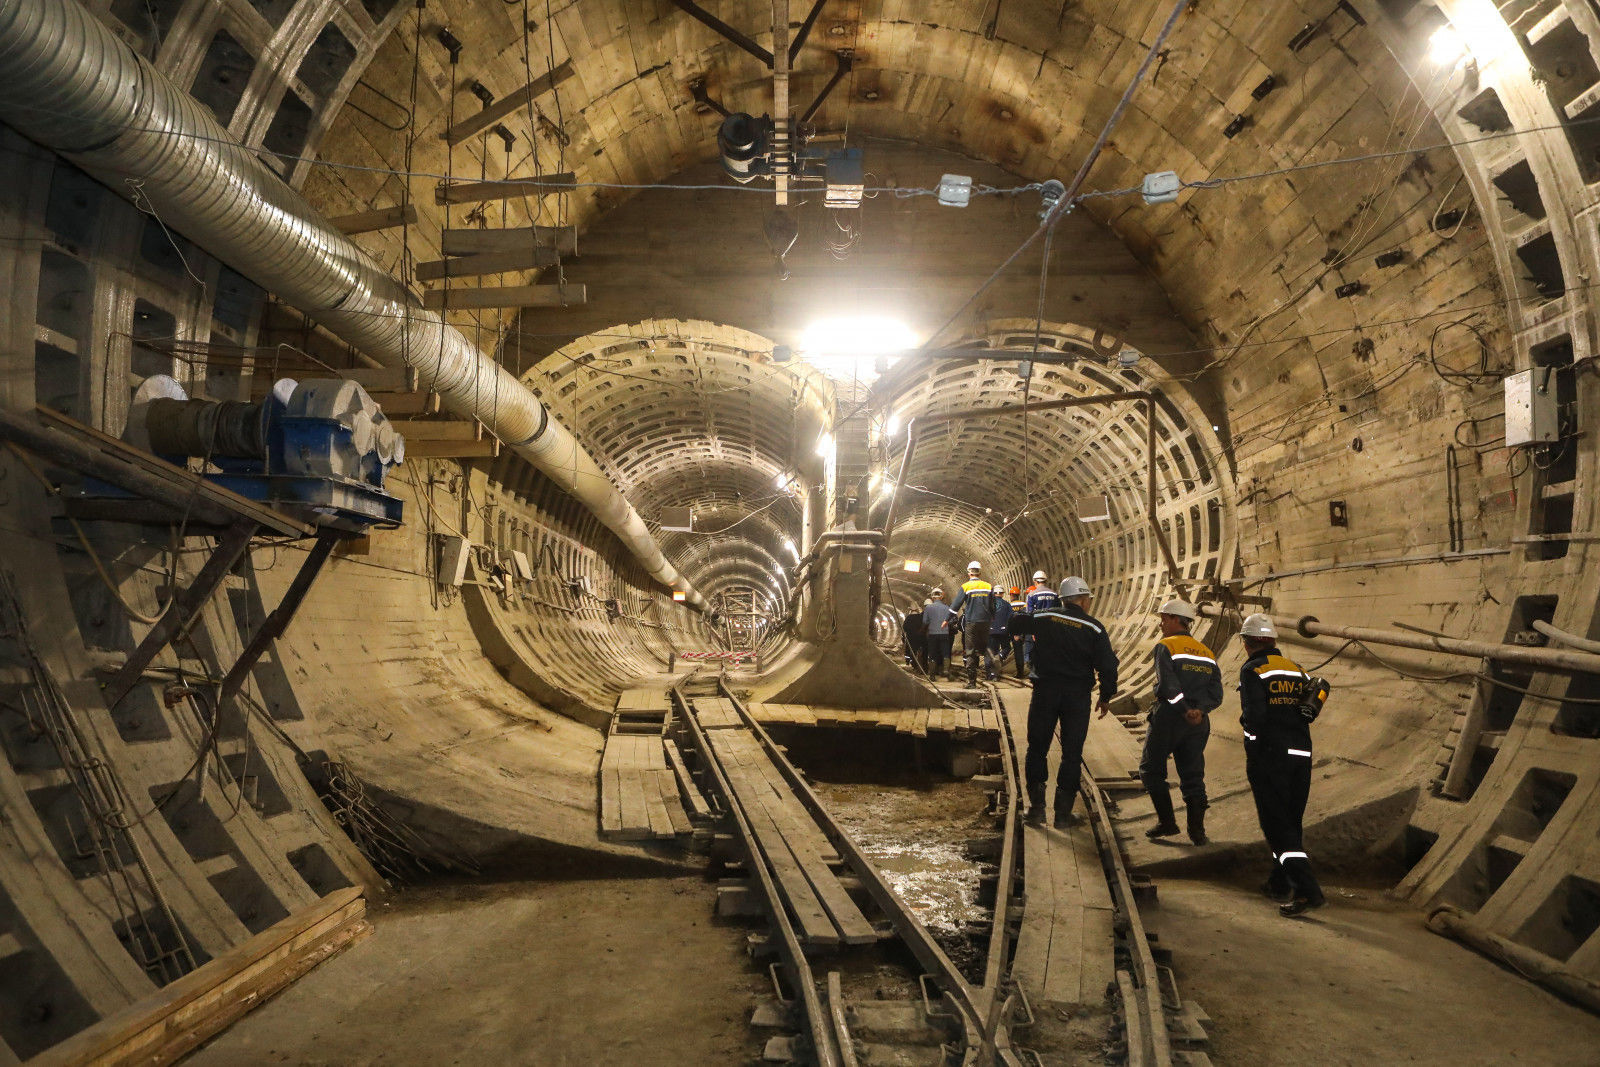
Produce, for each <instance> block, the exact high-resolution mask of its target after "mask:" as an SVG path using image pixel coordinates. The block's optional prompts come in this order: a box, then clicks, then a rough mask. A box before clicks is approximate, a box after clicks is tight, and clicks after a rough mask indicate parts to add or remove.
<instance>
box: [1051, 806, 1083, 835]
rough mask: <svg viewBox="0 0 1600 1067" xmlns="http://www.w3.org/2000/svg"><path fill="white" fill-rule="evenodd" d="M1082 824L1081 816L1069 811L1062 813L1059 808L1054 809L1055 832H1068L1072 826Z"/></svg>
mask: <svg viewBox="0 0 1600 1067" xmlns="http://www.w3.org/2000/svg"><path fill="white" fill-rule="evenodd" d="M1082 822H1083V816H1081V815H1075V814H1073V813H1072V812H1071V811H1062V810H1061V809H1060V808H1057V809H1056V829H1057V830H1070V829H1072V828H1073V827H1074V826H1078V825H1080V824H1081V823H1082Z"/></svg>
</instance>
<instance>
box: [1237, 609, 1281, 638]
mask: <svg viewBox="0 0 1600 1067" xmlns="http://www.w3.org/2000/svg"><path fill="white" fill-rule="evenodd" d="M1239 634H1240V636H1241V637H1277V636H1278V628H1277V627H1276V626H1274V625H1272V617H1271V616H1270V615H1263V614H1261V613H1260V612H1256V613H1255V614H1254V615H1250V616H1248V617H1246V619H1245V620H1244V625H1243V626H1241V627H1239Z"/></svg>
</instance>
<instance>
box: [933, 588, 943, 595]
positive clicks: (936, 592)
mask: <svg viewBox="0 0 1600 1067" xmlns="http://www.w3.org/2000/svg"><path fill="white" fill-rule="evenodd" d="M933 595H934V596H944V590H943V589H935V590H934V591H933Z"/></svg>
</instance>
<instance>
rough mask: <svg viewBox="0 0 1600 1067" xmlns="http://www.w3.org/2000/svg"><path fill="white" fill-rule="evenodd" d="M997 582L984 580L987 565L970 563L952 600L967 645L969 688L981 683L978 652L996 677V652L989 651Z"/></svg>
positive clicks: (962, 636) (966, 659)
mask: <svg viewBox="0 0 1600 1067" xmlns="http://www.w3.org/2000/svg"><path fill="white" fill-rule="evenodd" d="M994 601H995V596H994V586H992V585H990V584H989V583H988V582H986V581H984V580H983V565H982V564H980V563H979V562H978V561H977V560H973V561H972V562H971V563H969V564H967V580H966V581H965V582H963V583H961V592H959V593H957V594H956V598H955V600H954V601H952V602H951V604H950V610H952V611H954V612H955V613H956V615H957V616H958V618H959V622H958V623H957V625H959V626H960V627H961V641H962V643H963V644H964V645H965V646H966V652H965V654H964V655H963V656H962V660H963V662H964V663H965V665H966V668H967V688H969V689H970V688H972V687H973V686H975V685H977V684H978V656H979V655H980V654H981V655H982V656H983V661H984V665H985V669H986V672H987V674H988V675H989V677H991V678H993V677H994V656H993V655H992V654H991V653H990V652H989V624H990V623H991V622H993V620H994Z"/></svg>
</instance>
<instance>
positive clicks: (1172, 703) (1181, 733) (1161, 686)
mask: <svg viewBox="0 0 1600 1067" xmlns="http://www.w3.org/2000/svg"><path fill="white" fill-rule="evenodd" d="M1195 617H1196V616H1195V610H1194V605H1193V604H1190V603H1188V602H1186V601H1183V600H1169V601H1167V602H1166V603H1165V604H1162V605H1161V609H1160V620H1161V640H1160V641H1158V642H1156V647H1155V650H1154V651H1153V652H1152V653H1151V655H1152V656H1153V657H1154V658H1155V661H1156V692H1155V706H1154V707H1153V708H1152V709H1151V710H1150V725H1149V729H1148V731H1147V732H1146V733H1145V736H1144V754H1143V756H1142V757H1141V758H1140V760H1139V777H1140V779H1141V780H1143V782H1144V787H1145V790H1146V791H1147V792H1149V794H1150V802H1151V803H1152V804H1153V805H1155V810H1156V824H1155V825H1154V826H1152V827H1151V828H1150V829H1148V830H1146V831H1145V836H1146V837H1150V838H1157V837H1171V836H1173V835H1174V834H1176V833H1177V832H1178V822H1177V818H1176V817H1175V816H1174V814H1173V811H1172V795H1171V794H1170V793H1169V792H1168V791H1167V757H1169V756H1170V757H1172V762H1173V763H1174V764H1176V765H1177V768H1178V788H1179V790H1180V791H1181V792H1182V793H1183V804H1184V809H1185V813H1186V815H1187V821H1188V831H1189V840H1190V841H1193V842H1194V843H1195V844H1197V845H1203V844H1205V843H1206V821H1205V820H1206V757H1205V751H1206V740H1207V739H1208V738H1209V737H1210V736H1211V720H1210V719H1209V718H1208V717H1207V716H1208V714H1209V713H1210V712H1211V711H1212V710H1213V709H1214V708H1216V707H1218V706H1220V705H1221V703H1222V672H1221V671H1220V670H1219V669H1218V668H1217V657H1216V656H1215V655H1213V654H1212V652H1211V650H1210V649H1209V648H1207V647H1206V646H1205V645H1203V644H1201V643H1200V642H1199V641H1196V640H1195V639H1194V638H1193V637H1191V636H1190V635H1189V627H1190V625H1191V624H1193V622H1194V620H1195Z"/></svg>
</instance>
